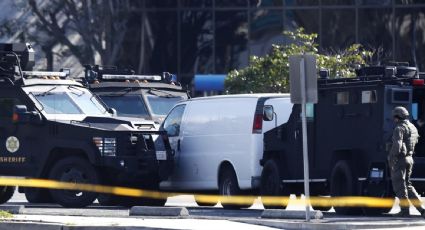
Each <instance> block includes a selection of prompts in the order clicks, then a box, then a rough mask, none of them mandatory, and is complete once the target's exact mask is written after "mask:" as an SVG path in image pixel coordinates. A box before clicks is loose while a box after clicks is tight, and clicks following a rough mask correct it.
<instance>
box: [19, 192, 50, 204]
mask: <svg viewBox="0 0 425 230" xmlns="http://www.w3.org/2000/svg"><path fill="white" fill-rule="evenodd" d="M24 194H25V198H26V199H27V201H28V202H29V203H51V202H53V199H52V196H51V195H50V191H49V190H48V189H41V188H25V190H24Z"/></svg>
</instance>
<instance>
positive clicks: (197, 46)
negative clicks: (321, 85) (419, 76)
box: [119, 0, 425, 85]
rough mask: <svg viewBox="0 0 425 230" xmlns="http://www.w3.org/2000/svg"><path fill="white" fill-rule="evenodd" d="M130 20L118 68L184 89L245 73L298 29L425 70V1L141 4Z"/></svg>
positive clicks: (170, 0) (333, 48)
mask: <svg viewBox="0 0 425 230" xmlns="http://www.w3.org/2000/svg"><path fill="white" fill-rule="evenodd" d="M131 14H132V15H131V19H130V20H129V21H128V25H129V29H128V31H127V34H126V36H125V42H124V52H122V54H121V56H120V58H119V60H120V63H121V64H125V65H127V66H131V67H132V68H134V69H135V70H136V71H137V72H139V73H160V72H163V71H169V72H173V73H177V75H178V76H179V78H180V81H181V82H183V84H185V85H189V84H190V82H191V80H192V78H193V76H194V74H226V73H227V72H228V71H230V70H232V69H237V68H242V67H245V66H247V65H248V62H249V56H250V55H257V56H261V55H264V54H267V53H268V52H269V51H270V49H271V45H272V44H276V43H278V44H282V43H285V38H284V36H283V35H282V31H283V30H294V29H296V28H298V27H304V28H305V30H306V32H308V33H317V34H319V37H318V40H317V42H318V43H319V44H320V46H319V47H320V51H321V52H323V53H326V52H337V51H338V50H342V49H344V48H345V47H347V46H349V45H351V44H353V43H360V44H362V45H364V46H365V47H367V48H371V49H373V50H374V51H375V52H376V54H377V58H376V60H381V61H403V62H409V63H410V64H411V65H416V66H418V67H419V68H420V69H421V70H423V71H425V0H140V1H133V2H132V10H131Z"/></svg>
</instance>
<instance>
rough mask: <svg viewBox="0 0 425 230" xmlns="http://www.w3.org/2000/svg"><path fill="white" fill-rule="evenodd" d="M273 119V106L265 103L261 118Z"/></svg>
mask: <svg viewBox="0 0 425 230" xmlns="http://www.w3.org/2000/svg"><path fill="white" fill-rule="evenodd" d="M273 119H274V110H273V106H271V105H265V106H264V109H263V120H265V121H272V120H273Z"/></svg>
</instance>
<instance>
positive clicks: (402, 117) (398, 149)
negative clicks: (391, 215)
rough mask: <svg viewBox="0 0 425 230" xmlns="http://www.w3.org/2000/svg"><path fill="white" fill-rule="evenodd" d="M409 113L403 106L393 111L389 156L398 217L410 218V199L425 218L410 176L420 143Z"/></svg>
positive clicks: (424, 212) (424, 210) (424, 211)
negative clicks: (397, 204)
mask: <svg viewBox="0 0 425 230" xmlns="http://www.w3.org/2000/svg"><path fill="white" fill-rule="evenodd" d="M408 117H409V112H408V111H407V110H406V109H405V108H404V107H402V106H399V107H396V108H394V110H393V118H394V122H395V123H396V126H395V128H394V131H393V136H392V142H393V143H392V146H391V150H390V153H389V155H388V161H389V166H390V168H391V181H392V185H393V190H394V192H395V194H396V196H397V197H398V198H399V199H400V209H401V210H400V212H399V213H397V214H396V216H400V217H408V216H409V215H410V214H409V206H410V204H409V198H410V201H411V202H412V204H413V205H414V206H415V207H416V208H417V209H418V211H419V212H420V213H421V215H422V217H424V218H425V209H424V208H423V207H422V202H421V200H420V196H419V195H418V193H417V192H416V190H415V188H414V187H413V186H412V183H411V181H410V176H411V174H412V167H413V158H412V155H413V152H414V148H415V145H416V143H417V142H418V138H419V135H418V130H417V129H416V127H415V126H414V125H413V124H412V123H410V121H409V120H408Z"/></svg>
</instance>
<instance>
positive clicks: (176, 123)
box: [163, 105, 185, 137]
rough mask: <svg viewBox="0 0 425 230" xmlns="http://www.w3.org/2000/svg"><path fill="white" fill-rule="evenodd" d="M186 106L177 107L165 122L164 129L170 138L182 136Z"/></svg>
mask: <svg viewBox="0 0 425 230" xmlns="http://www.w3.org/2000/svg"><path fill="white" fill-rule="evenodd" d="M184 108H185V105H178V106H176V107H175V108H174V109H173V110H171V112H170V113H169V114H168V116H167V118H165V120H164V125H163V128H164V130H165V131H167V134H168V136H170V137H175V136H178V135H179V134H180V124H181V122H182V117H183V112H184Z"/></svg>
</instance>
